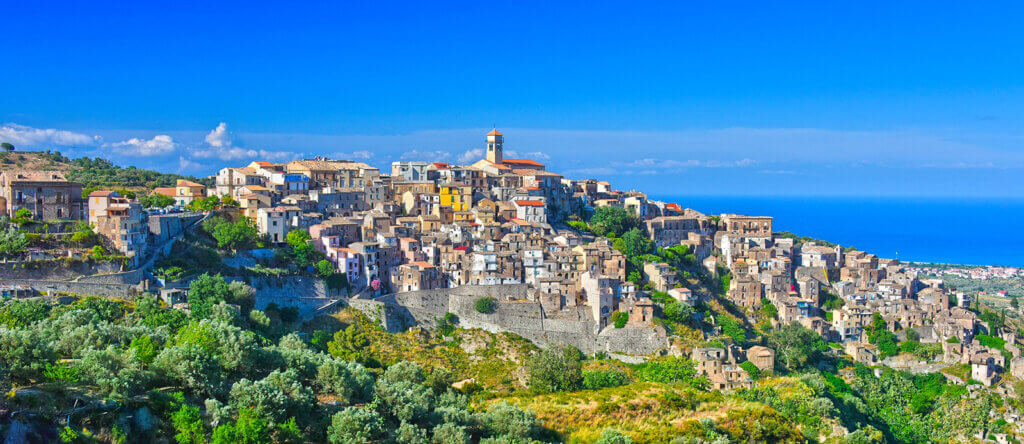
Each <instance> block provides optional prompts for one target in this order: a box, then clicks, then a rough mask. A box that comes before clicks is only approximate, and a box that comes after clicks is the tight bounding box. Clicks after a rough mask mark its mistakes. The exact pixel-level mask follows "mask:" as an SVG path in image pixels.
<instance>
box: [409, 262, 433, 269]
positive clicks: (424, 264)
mask: <svg viewBox="0 0 1024 444" xmlns="http://www.w3.org/2000/svg"><path fill="white" fill-rule="evenodd" d="M411 265H415V266H417V267H420V268H434V264H431V263H430V262H424V261H416V262H412V263H411Z"/></svg>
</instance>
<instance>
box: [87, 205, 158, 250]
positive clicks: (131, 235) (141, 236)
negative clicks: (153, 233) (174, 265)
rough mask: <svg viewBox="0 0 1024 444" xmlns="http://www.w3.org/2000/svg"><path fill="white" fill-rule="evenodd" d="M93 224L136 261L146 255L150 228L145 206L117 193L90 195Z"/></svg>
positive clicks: (98, 231) (100, 232) (91, 221)
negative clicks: (144, 209) (143, 208)
mask: <svg viewBox="0 0 1024 444" xmlns="http://www.w3.org/2000/svg"><path fill="white" fill-rule="evenodd" d="M89 224H90V225H92V226H93V229H94V230H95V231H96V233H97V234H99V235H100V236H103V237H106V238H107V239H110V241H111V242H113V243H114V246H115V247H116V248H117V250H118V251H120V252H121V253H124V255H125V256H128V258H130V259H132V260H133V261H134V260H136V259H138V258H139V257H140V256H142V255H143V254H144V253H145V249H146V238H147V236H148V235H149V225H148V223H147V221H146V215H145V213H143V212H142V205H140V204H139V203H138V202H135V201H132V200H130V199H128V198H126V197H122V196H121V195H120V194H118V193H117V192H114V191H93V192H92V193H90V194H89Z"/></svg>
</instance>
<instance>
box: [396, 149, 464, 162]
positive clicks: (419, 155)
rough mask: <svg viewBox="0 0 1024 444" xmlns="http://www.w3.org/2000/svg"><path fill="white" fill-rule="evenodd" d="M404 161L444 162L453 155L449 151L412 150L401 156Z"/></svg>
mask: <svg viewBox="0 0 1024 444" xmlns="http://www.w3.org/2000/svg"><path fill="white" fill-rule="evenodd" d="M399 157H400V158H401V159H402V160H424V161H427V162H442V161H446V160H448V159H450V158H451V157H452V153H449V152H447V151H441V150H435V151H420V150H412V151H406V152H404V153H402V155H401V156H399Z"/></svg>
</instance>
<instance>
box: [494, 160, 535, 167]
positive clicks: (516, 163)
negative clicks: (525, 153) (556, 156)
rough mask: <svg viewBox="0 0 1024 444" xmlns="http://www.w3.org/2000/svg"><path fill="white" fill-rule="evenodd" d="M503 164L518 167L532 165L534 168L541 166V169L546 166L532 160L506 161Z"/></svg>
mask: <svg viewBox="0 0 1024 444" xmlns="http://www.w3.org/2000/svg"><path fill="white" fill-rule="evenodd" d="M501 162H502V163H507V164H512V166H516V165H532V166H540V167H542V166H544V164H542V163H540V162H537V161H535V160H530V159H504V160H502V161H501Z"/></svg>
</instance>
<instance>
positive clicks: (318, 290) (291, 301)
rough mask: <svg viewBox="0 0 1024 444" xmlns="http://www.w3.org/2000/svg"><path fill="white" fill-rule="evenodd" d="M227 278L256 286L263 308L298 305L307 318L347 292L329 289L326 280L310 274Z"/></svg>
mask: <svg viewBox="0 0 1024 444" xmlns="http://www.w3.org/2000/svg"><path fill="white" fill-rule="evenodd" d="M225 279H227V280H240V281H243V282H245V283H246V284H249V286H251V287H252V288H253V289H255V290H256V295H255V302H256V308H257V309H259V310H263V309H265V308H266V307H267V305H270V304H271V303H274V304H277V305H278V306H279V307H295V308H298V309H299V315H300V316H302V317H304V318H308V317H309V316H310V315H311V314H312V313H314V312H316V311H318V310H319V309H320V308H321V307H324V306H326V305H329V304H331V303H333V302H335V301H337V300H338V299H339V298H341V297H342V296H344V292H341V293H339V292H336V291H331V290H329V289H327V286H326V285H325V284H324V281H323V279H317V278H312V277H306V276H288V277H250V278H245V279H240V278H225Z"/></svg>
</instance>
